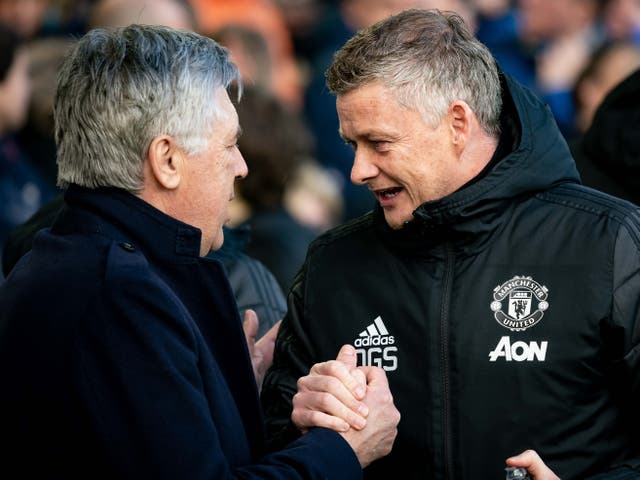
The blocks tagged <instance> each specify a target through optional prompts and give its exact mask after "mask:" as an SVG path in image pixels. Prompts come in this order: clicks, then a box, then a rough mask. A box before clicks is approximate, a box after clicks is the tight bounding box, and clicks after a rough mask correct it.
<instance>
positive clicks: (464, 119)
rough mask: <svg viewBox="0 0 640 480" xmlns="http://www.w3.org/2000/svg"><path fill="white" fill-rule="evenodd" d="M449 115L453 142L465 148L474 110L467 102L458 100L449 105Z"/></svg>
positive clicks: (456, 145)
mask: <svg viewBox="0 0 640 480" xmlns="http://www.w3.org/2000/svg"><path fill="white" fill-rule="evenodd" d="M448 117H449V128H450V132H451V138H452V142H453V144H454V145H455V147H456V148H457V149H459V150H464V147H465V145H466V144H467V141H468V140H469V133H470V131H471V120H472V118H473V112H472V111H471V108H470V107H469V105H467V102H463V101H462V100H456V101H455V102H453V103H452V104H451V105H449V112H448Z"/></svg>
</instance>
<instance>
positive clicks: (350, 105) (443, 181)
mask: <svg viewBox="0 0 640 480" xmlns="http://www.w3.org/2000/svg"><path fill="white" fill-rule="evenodd" d="M336 108H337V110H338V116H339V118H340V134H341V135H342V137H343V138H344V139H345V140H346V141H347V142H348V143H349V144H350V145H352V146H353V148H354V151H355V158H354V163H353V168H352V170H351V181H352V182H353V183H355V184H358V185H367V186H368V187H369V190H371V192H372V193H373V194H374V195H375V197H376V199H377V200H378V202H379V203H380V205H381V206H382V209H383V210H384V215H385V219H386V221H387V223H388V224H389V226H390V227H391V228H395V229H398V228H401V227H402V226H403V224H404V223H405V222H407V221H410V220H411V219H412V218H413V211H414V210H415V209H416V208H417V207H418V206H419V205H421V204H422V203H424V202H428V201H431V200H437V199H440V198H442V197H445V196H447V195H449V194H451V193H453V192H454V191H455V190H457V189H458V188H460V187H461V186H462V185H464V183H466V182H467V181H468V180H469V179H468V178H466V177H465V175H466V172H464V171H463V170H462V168H461V165H460V162H459V158H458V156H457V155H456V153H455V149H454V146H453V134H454V133H453V132H452V130H451V128H449V127H448V126H446V122H441V123H440V125H439V126H438V127H436V128H435V129H434V128H433V127H431V126H430V125H428V124H427V123H426V122H425V121H424V119H423V118H422V116H421V114H420V113H419V112H417V111H416V110H412V109H408V108H406V107H404V106H402V105H401V104H400V103H399V102H398V101H397V99H396V97H395V96H394V95H393V94H392V93H391V91H390V90H389V89H388V88H387V87H385V86H384V85H382V84H381V83H379V82H374V83H370V84H366V85H364V86H362V87H359V88H357V89H355V90H352V91H350V92H348V93H345V94H342V95H339V96H338V98H337V101H336Z"/></svg>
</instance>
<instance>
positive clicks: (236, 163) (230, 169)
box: [178, 88, 247, 256]
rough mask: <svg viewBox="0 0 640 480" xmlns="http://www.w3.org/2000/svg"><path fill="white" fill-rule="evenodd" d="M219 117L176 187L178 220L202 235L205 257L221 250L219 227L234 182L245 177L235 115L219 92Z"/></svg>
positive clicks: (223, 93)
mask: <svg viewBox="0 0 640 480" xmlns="http://www.w3.org/2000/svg"><path fill="white" fill-rule="evenodd" d="M214 101H215V102H217V104H218V110H219V117H218V118H217V119H216V120H215V124H214V125H213V128H212V131H211V137H210V142H209V145H208V146H207V148H206V149H205V150H203V151H202V152H200V153H198V154H196V155H192V156H189V157H187V159H186V169H185V173H184V175H183V177H182V180H181V184H180V190H181V191H180V193H179V194H180V199H181V201H180V203H181V207H180V210H181V214H180V216H179V217H178V218H180V220H182V221H184V222H186V223H188V224H190V225H193V226H194V227H198V228H199V229H200V230H201V231H202V243H201V249H200V254H201V255H202V256H204V255H206V254H208V253H209V252H210V251H212V250H217V249H218V248H220V247H221V246H222V243H223V241H224V234H223V232H222V226H223V225H224V224H225V223H227V222H228V221H229V220H230V218H231V215H230V213H229V203H230V202H231V200H232V199H233V197H234V195H235V193H234V185H235V180H236V179H237V178H243V177H245V176H246V175H247V164H246V163H245V161H244V158H242V155H241V154H240V151H239V150H238V145H237V142H238V137H239V135H240V126H239V124H238V115H237V114H236V110H235V108H234V107H233V104H232V103H231V100H230V99H229V96H228V95H227V92H226V90H224V89H223V88H219V89H218V91H217V92H216V94H215V96H214Z"/></svg>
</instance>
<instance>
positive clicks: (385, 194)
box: [380, 188, 400, 198]
mask: <svg viewBox="0 0 640 480" xmlns="http://www.w3.org/2000/svg"><path fill="white" fill-rule="evenodd" d="M398 192H400V189H399V188H390V189H388V190H383V191H382V192H380V195H381V196H383V197H384V198H391V197H395V196H396V195H397V194H398Z"/></svg>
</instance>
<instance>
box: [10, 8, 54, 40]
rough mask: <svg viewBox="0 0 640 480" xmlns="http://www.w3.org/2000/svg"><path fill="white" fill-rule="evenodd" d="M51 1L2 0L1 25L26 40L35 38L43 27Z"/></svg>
mask: <svg viewBox="0 0 640 480" xmlns="http://www.w3.org/2000/svg"><path fill="white" fill-rule="evenodd" d="M48 7H49V0H0V23H2V24H3V25H6V26H8V27H10V28H11V29H13V31H15V32H16V33H17V34H18V35H19V36H21V37H22V38H24V39H29V38H33V37H35V36H36V34H37V33H38V32H39V31H40V28H41V27H42V24H43V20H44V17H45V14H46V13H47V8H48Z"/></svg>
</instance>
